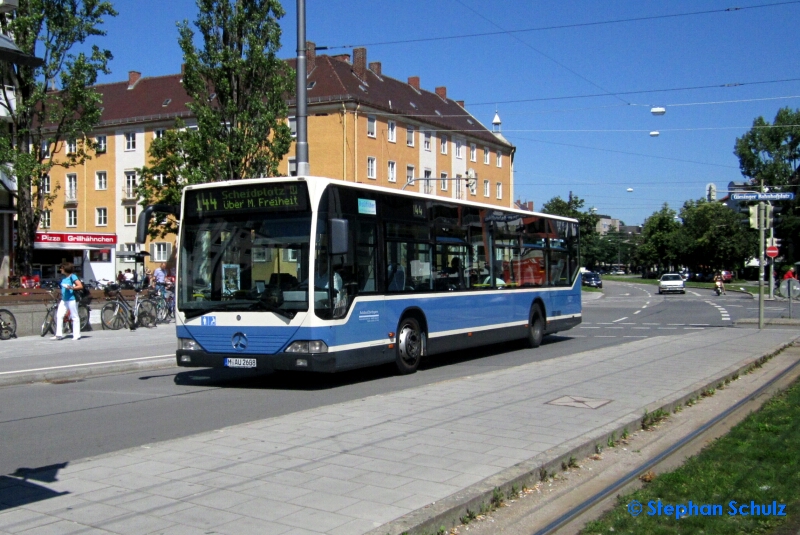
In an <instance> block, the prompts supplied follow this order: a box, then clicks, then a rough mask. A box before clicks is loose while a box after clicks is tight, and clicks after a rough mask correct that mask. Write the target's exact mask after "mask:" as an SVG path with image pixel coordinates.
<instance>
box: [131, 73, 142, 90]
mask: <svg viewBox="0 0 800 535" xmlns="http://www.w3.org/2000/svg"><path fill="white" fill-rule="evenodd" d="M141 77H142V73H140V72H136V71H128V89H133V88H134V87H135V86H136V82H138V81H139V78H141Z"/></svg>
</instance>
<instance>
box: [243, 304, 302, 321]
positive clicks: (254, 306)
mask: <svg viewBox="0 0 800 535" xmlns="http://www.w3.org/2000/svg"><path fill="white" fill-rule="evenodd" d="M249 308H250V310H257V309H261V310H268V311H270V312H274V313H275V314H277V315H279V316H283V317H284V318H286V319H292V318H294V312H291V311H289V310H284V309H282V308H280V307H276V306H275V305H271V304H269V303H267V302H266V301H263V300H261V299H259V300H258V301H253V303H252V304H251V305H250V307H249Z"/></svg>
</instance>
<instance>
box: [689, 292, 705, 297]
mask: <svg viewBox="0 0 800 535" xmlns="http://www.w3.org/2000/svg"><path fill="white" fill-rule="evenodd" d="M689 293H690V294H692V295H696V296H697V297H702V296H701V295H700V294H699V293H697V292H689Z"/></svg>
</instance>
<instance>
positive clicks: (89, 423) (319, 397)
mask: <svg viewBox="0 0 800 535" xmlns="http://www.w3.org/2000/svg"><path fill="white" fill-rule="evenodd" d="M605 284H606V288H605V295H604V296H603V297H602V298H600V299H592V300H587V301H586V302H585V303H584V323H583V324H582V325H580V326H579V327H578V328H576V329H573V330H571V331H568V332H565V333H560V334H558V335H554V336H550V337H547V338H546V340H545V343H544V344H543V345H542V346H541V347H540V348H538V349H535V350H531V349H527V348H526V347H525V346H524V345H523V344H522V343H511V344H502V345H494V346H488V347H483V348H477V349H473V350H470V351H461V352H453V353H448V354H444V355H439V356H436V357H434V358H432V359H430V361H429V362H426V363H424V365H423V366H422V367H421V369H420V370H419V372H418V373H416V374H414V375H410V376H396V375H394V373H393V369H392V367H391V366H385V367H380V368H370V369H366V370H358V371H354V372H347V373H342V374H338V375H308V374H295V373H280V374H274V375H267V376H254V375H252V374H250V373H248V372H245V371H235V370H206V369H187V368H174V369H165V370H159V371H157V372H152V373H126V374H119V375H112V376H106V377H96V378H91V379H86V380H82V381H76V382H63V383H59V384H55V383H38V384H32V385H23V386H13V387H6V388H1V389H0V433H2V436H3V441H2V444H3V446H2V455H0V474H10V473H13V472H15V471H16V470H18V469H21V468H40V467H43V466H48V465H51V464H56V463H62V462H69V461H72V460H75V459H81V458H86V457H91V456H95V455H99V454H102V453H108V452H112V451H118V450H120V449H124V448H130V447H136V446H141V445H145V444H148V443H152V442H156V441H162V440H168V439H172V438H179V437H183V436H187V435H191V434H195V433H200V432H203V431H210V430H214V429H219V428H222V427H225V426H229V425H235V424H239V423H244V422H248V421H253V420H258V419H263V418H268V417H273V416H278V415H282V414H287V413H291V412H295V411H301V410H305V409H309V408H313V407H318V406H324V405H329V404H334V403H339V402H342V401H348V400H354V399H359V398H363V397H367V396H373V395H378V394H383V393H386V392H392V391H397V390H402V389H407V388H413V387H416V386H419V385H423V384H430V383H435V382H438V381H445V380H448V379H452V378H456V377H463V376H467V375H474V374H478V373H484V372H487V371H491V370H495V369H502V368H508V367H513V366H517V365H520V364H523V363H527V362H531V361H535V360H544V359H552V358H558V357H560V356H563V355H567V354H572V353H577V352H581V351H586V350H590V349H594V348H599V347H605V346H610V345H616V344H622V343H625V342H629V341H632V340H635V339H638V338H642V337H651V336H660V335H664V334H670V335H675V334H680V333H682V332H683V333H690V332H697V331H698V330H702V329H711V328H733V327H732V324H733V322H734V321H736V319H739V318H744V317H754V316H755V315H757V304H758V303H757V301H754V300H753V299H752V298H751V297H750V296H748V295H744V294H733V293H729V294H728V295H727V296H720V297H717V296H715V295H714V294H713V292H711V291H710V290H697V291H694V290H689V291H688V293H687V294H686V295H668V296H659V295H655V291H656V287H655V286H645V285H640V284H634V283H631V284H629V283H608V282H607V283H605ZM754 308H755V311H754V310H753V309H754ZM778 308H780V307H779V305H778V304H777V303H774V304H771V306H770V308H769V309H768V311H767V315H768V316H771V315H774V316H779V315H780V314H781V313H782V312H781V310H778ZM159 329H160V328H159ZM136 334H137V333H120V334H119V335H118V338H117V339H116V341H117V342H118V343H119V345H120V346H123V348H121V349H110V347H113V345H112V344H113V342H114V338H113V336H111V335H106V334H105V333H104V334H103V335H102V336H101V335H99V334H98V335H97V336H96V337H95V340H92V339H91V338H89V339H87V340H85V341H84V340H81V341H80V342H77V343H75V345H80V350H81V351H97V352H103V351H105V352H109V356H110V357H117V356H118V355H120V354H122V353H121V352H123V351H124V355H125V356H129V355H140V356H146V355H154V354H159V351H161V350H163V349H162V347H165V344H167V343H170V344H172V347H174V340H171V341H170V340H169V330H168V329H163V334H162V331H159V333H158V335H157V336H156V335H155V334H151V335H150V338H155V339H154V341H153V343H154V344H156V346H155V348H154V347H152V346H148V345H147V344H146V343H144V342H145V340H144V339H142V338H141V337H140V338H138V339H137V338H135V336H136ZM140 336H141V335H140ZM162 338H163V340H162ZM136 340H139V342H138V344H137V343H136ZM42 343H43V344H44V343H45V342H42ZM93 343H94V344H97V347H95V346H93V345H92V344H93ZM52 344H55V343H51V346H52ZM58 344H61V345H58V346H57V347H58V348H61V347H63V348H64V349H63V350H62V351H64V352H67V351H70V352H75V351H77V350H72V349H71V348H72V347H75V345H73V343H72V342H71V341H63V342H59V343H58ZM67 344H69V345H67ZM48 347H49V346H48ZM53 347H55V346H53ZM67 348H70V349H69V350H68V349H67ZM50 351H53V350H52V349H50ZM54 354H56V355H57V354H58V353H54ZM99 355H102V353H99ZM0 358H3V356H2V354H0ZM63 358H64V359H69V358H71V357H69V355H68V354H67V353H64V356H63Z"/></svg>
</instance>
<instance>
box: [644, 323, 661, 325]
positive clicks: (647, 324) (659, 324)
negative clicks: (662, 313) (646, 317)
mask: <svg viewBox="0 0 800 535" xmlns="http://www.w3.org/2000/svg"><path fill="white" fill-rule="evenodd" d="M642 325H661V324H660V323H642Z"/></svg>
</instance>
